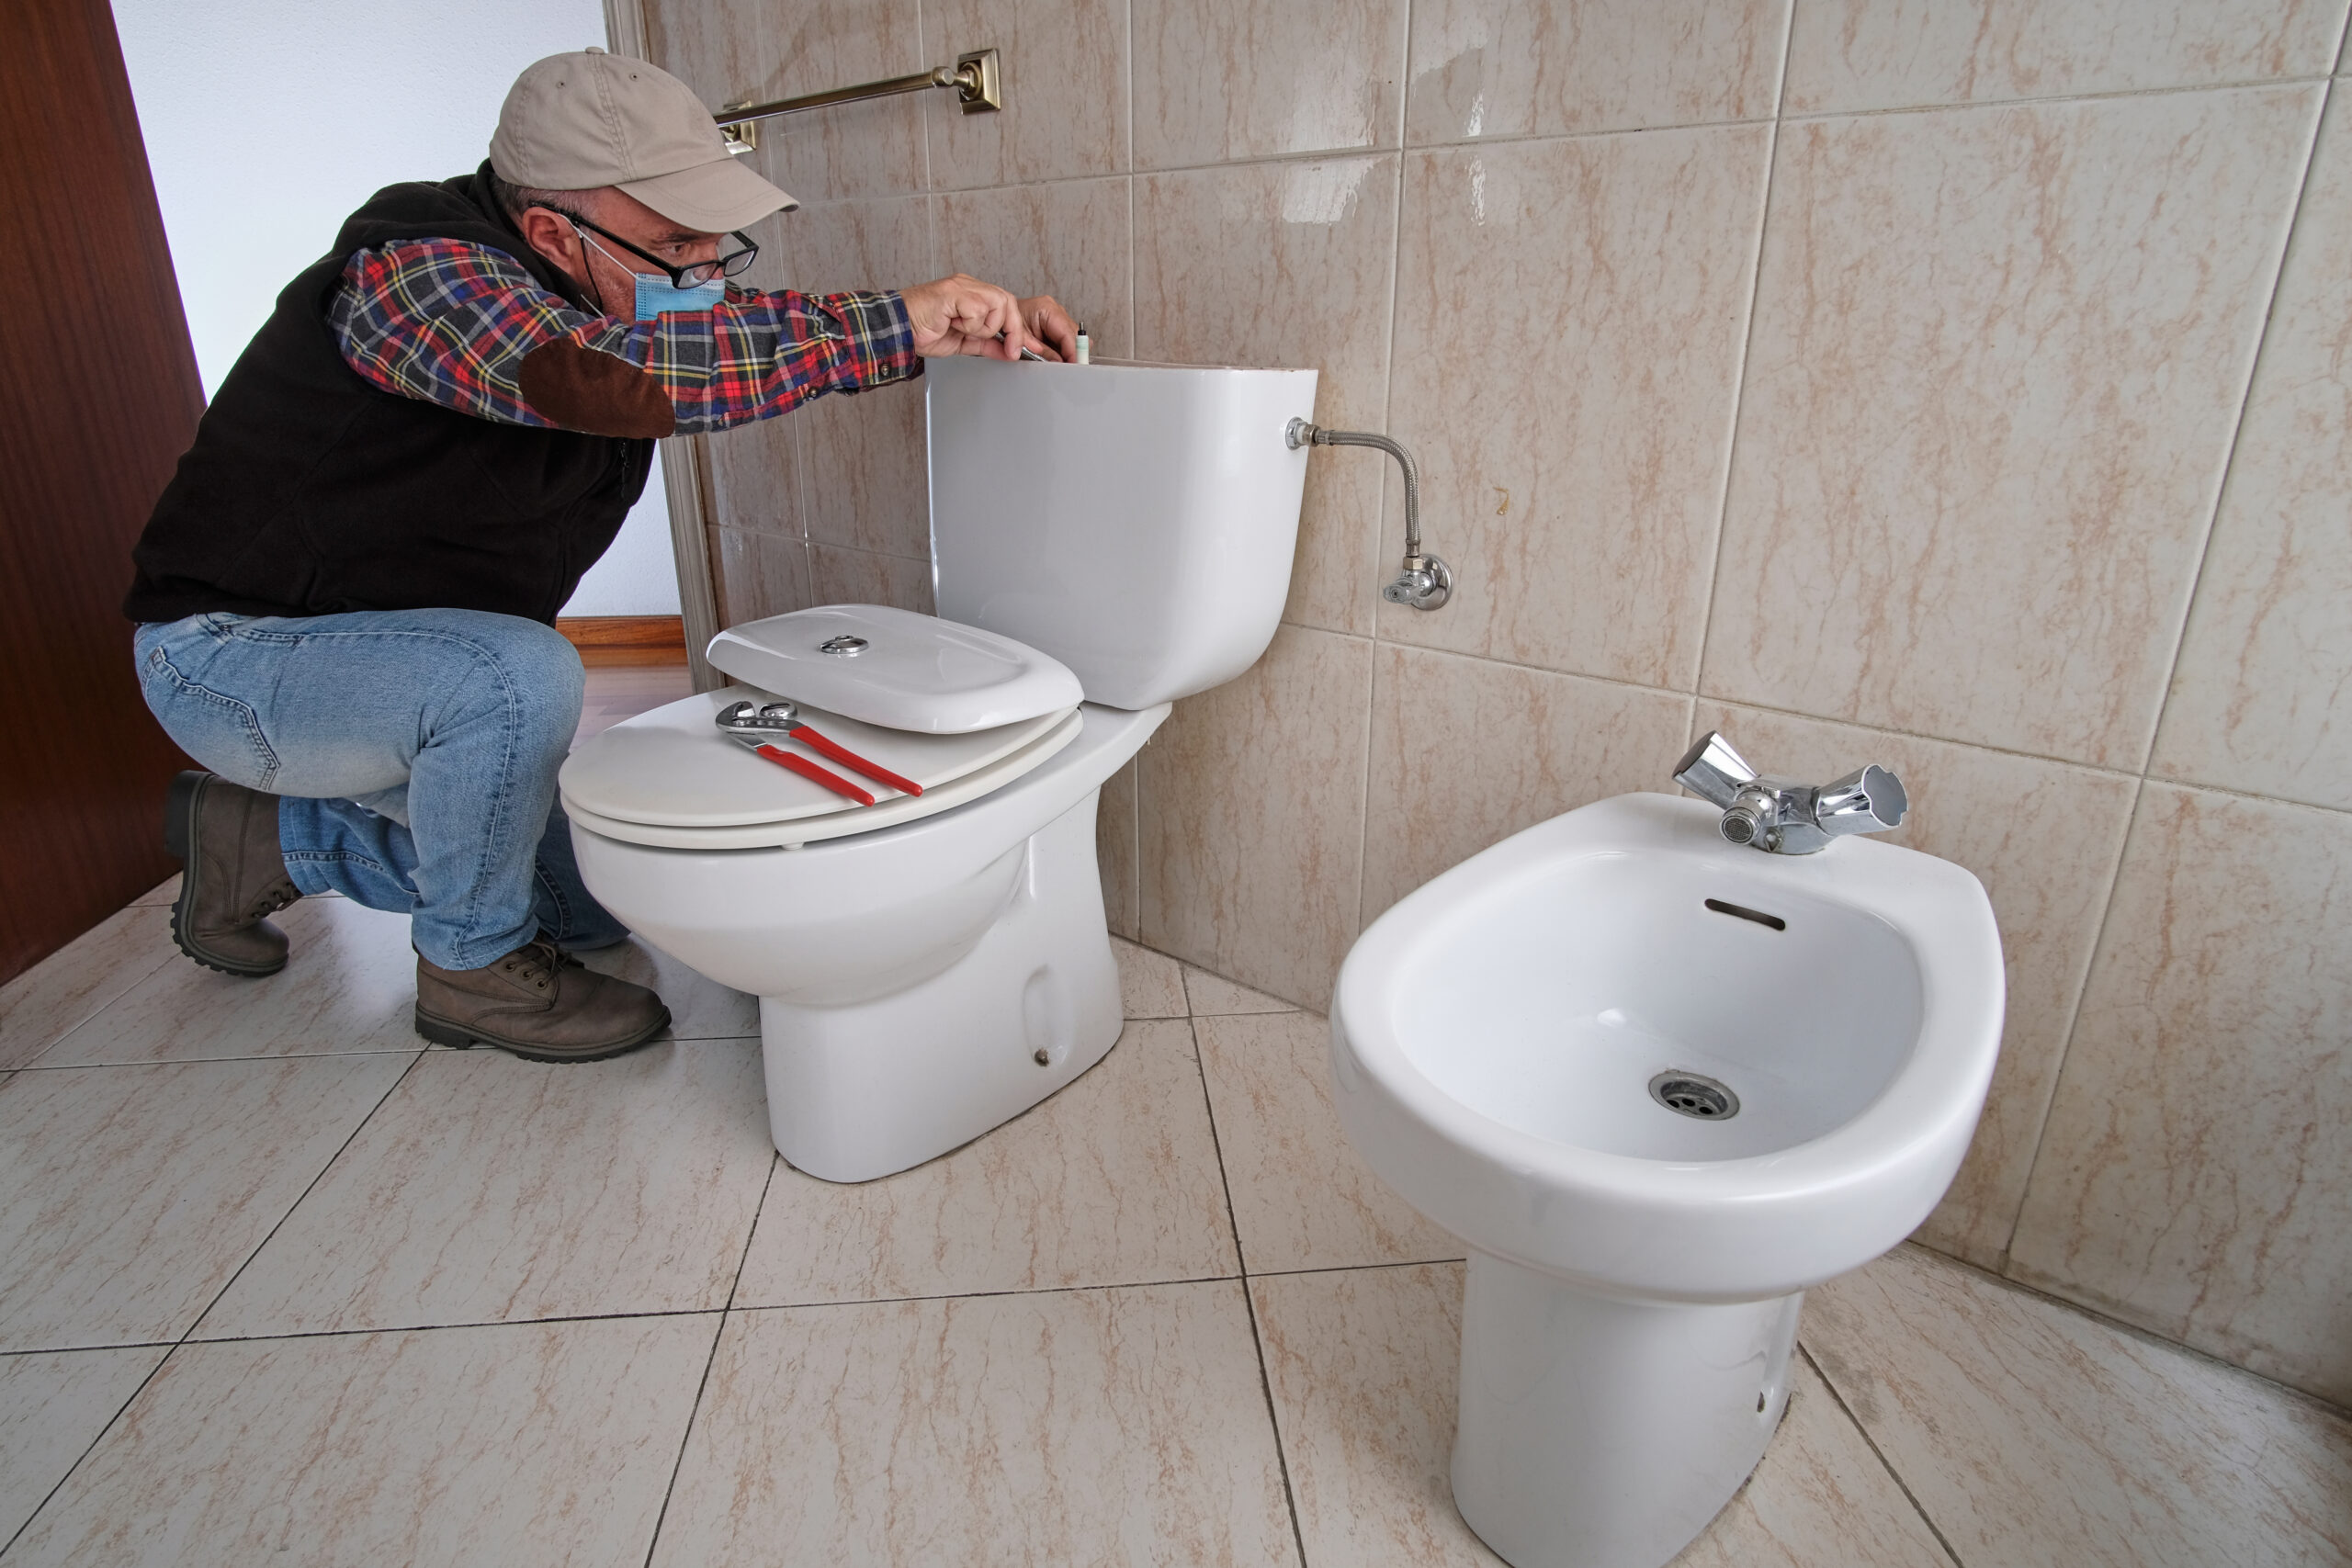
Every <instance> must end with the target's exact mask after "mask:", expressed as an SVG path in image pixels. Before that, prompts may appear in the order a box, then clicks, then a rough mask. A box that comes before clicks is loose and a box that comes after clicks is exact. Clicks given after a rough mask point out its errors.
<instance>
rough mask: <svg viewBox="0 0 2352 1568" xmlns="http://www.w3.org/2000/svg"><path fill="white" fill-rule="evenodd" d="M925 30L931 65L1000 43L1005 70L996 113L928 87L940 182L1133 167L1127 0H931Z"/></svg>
mask: <svg viewBox="0 0 2352 1568" xmlns="http://www.w3.org/2000/svg"><path fill="white" fill-rule="evenodd" d="M922 31H923V59H924V61H925V62H927V63H929V64H933V65H948V64H953V63H954V62H955V59H956V56H957V55H959V54H962V53H964V52H965V51H968V50H975V49H991V48H992V49H995V50H997V51H999V54H998V59H999V62H1000V69H1001V71H1002V73H1003V78H1004V107H1003V108H1001V109H1000V110H998V111H997V112H995V113H993V114H966V113H965V112H964V106H963V105H962V104H961V103H959V102H957V101H956V95H954V94H953V93H926V94H924V95H923V107H924V109H925V112H926V113H927V114H928V116H929V128H928V134H929V137H930V142H931V181H932V188H933V189H934V190H960V189H963V188H966V187H967V186H1001V185H1011V184H1013V183H1016V182H1018V181H1023V180H1055V179H1069V178H1070V177H1072V176H1074V175H1107V174H1111V173H1113V172H1114V171H1117V170H1123V169H1125V167H1126V166H1127V7H1126V6H1125V5H1124V4H1122V3H1120V0H926V3H925V4H924V6H923V7H922ZM979 276H983V277H985V276H988V275H987V274H986V273H982V274H980V275H979Z"/></svg>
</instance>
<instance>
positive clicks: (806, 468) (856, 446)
mask: <svg viewBox="0 0 2352 1568" xmlns="http://www.w3.org/2000/svg"><path fill="white" fill-rule="evenodd" d="M828 112H831V111H828ZM786 225H787V227H786V237H785V248H786V257H785V269H786V276H787V277H789V278H790V280H791V283H792V286H793V287H794V288H801V289H806V290H809V291H810V292H812V293H825V292H831V291H836V290H842V289H854V288H907V287H910V286H911V285H913V284H917V283H922V282H926V281H928V280H930V279H932V278H934V277H937V276H941V274H942V272H943V271H944V268H943V267H942V266H941V265H940V260H939V250H938V243H937V237H936V233H935V231H934V228H933V214H932V208H931V199H930V198H929V197H922V196H910V197H892V198H888V199H880V200H873V201H849V202H838V203H834V204H832V205H830V206H827V207H822V208H811V209H809V210H807V211H802V212H796V213H793V214H791V215H790V216H789V217H788V218H787V219H786ZM785 417H786V418H787V419H792V420H796V421H797V422H798V423H799V427H800V429H799V439H800V462H801V476H802V477H801V485H800V496H801V517H802V521H803V522H804V523H805V525H807V527H808V530H809V538H811V539H812V540H817V541H820V542H821V543H825V544H833V545H849V546H852V547H855V548H857V549H862V550H872V551H876V552H877V553H879V554H884V555H900V556H909V557H914V556H922V557H925V558H928V556H929V555H930V553H931V485H930V475H929V470H928V468H926V466H925V458H924V435H923V385H922V378H921V377H917V378H914V379H913V380H911V381H899V382H893V383H891V384H890V385H888V386H884V387H876V388H872V389H868V390H866V391H863V392H857V393H853V394H848V395H842V394H834V395H831V396H827V397H821V398H819V399H817V400H815V401H813V402H810V403H809V404H807V405H805V406H804V407H802V408H799V409H797V410H795V411H794V412H792V413H789V414H787V415H786V416H785Z"/></svg>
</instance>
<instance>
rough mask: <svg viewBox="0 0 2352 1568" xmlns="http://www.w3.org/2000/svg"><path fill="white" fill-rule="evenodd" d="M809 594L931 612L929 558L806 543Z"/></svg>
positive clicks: (820, 600)
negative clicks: (915, 558) (873, 552)
mask: <svg viewBox="0 0 2352 1568" xmlns="http://www.w3.org/2000/svg"><path fill="white" fill-rule="evenodd" d="M809 576H810V579H811V582H810V588H809V596H810V598H811V600H812V601H813V602H814V603H816V604H889V605H892V606H895V607H896V608H898V609H901V610H912V611H915V612H916V613H917V614H919V615H932V614H933V613H934V611H935V608H936V606H934V605H933V603H932V596H931V562H930V561H928V560H909V559H908V558H906V557H904V556H877V555H874V554H871V553H869V552H867V551H865V550H848V549H837V548H835V547H833V546H831V545H810V546H809Z"/></svg>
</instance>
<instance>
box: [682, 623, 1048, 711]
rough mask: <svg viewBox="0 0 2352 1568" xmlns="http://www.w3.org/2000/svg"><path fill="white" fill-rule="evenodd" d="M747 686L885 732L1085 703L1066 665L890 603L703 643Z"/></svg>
mask: <svg viewBox="0 0 2352 1568" xmlns="http://www.w3.org/2000/svg"><path fill="white" fill-rule="evenodd" d="M708 658H709V660H710V662H711V663H712V664H713V665H714V666H716V667H717V668H718V669H720V670H723V671H726V672H727V673H728V674H729V675H732V676H734V677H735V679H737V680H738V681H741V682H744V683H745V684H746V685H751V686H756V687H758V688H759V689H760V690H761V691H763V692H773V693H775V694H776V695H778V696H782V697H791V698H793V699H795V700H796V701H798V702H805V703H808V704H809V705H812V706H815V707H820V708H823V709H825V710H827V711H828V712H831V713H838V714H843V715H846V716H849V717H851V718H854V719H860V720H863V721H864V722H865V723H867V724H877V725H880V726H882V727H883V728H888V729H909V730H915V731H918V732H920V733H922V734H927V735H963V734H967V733H969V732H970V731H973V730H976V729H994V728H999V727H1001V726H1003V725H1008V724H1019V723H1021V722H1023V720H1026V719H1032V718H1035V717H1037V716H1039V715H1041V714H1048V713H1054V712H1057V711H1058V710H1061V709H1065V708H1069V707H1073V706H1075V705H1078V704H1079V703H1080V702H1081V701H1082V700H1084V697H1085V693H1084V692H1083V691H1082V690H1080V686H1079V683H1078V677H1077V676H1076V675H1074V674H1072V673H1071V672H1070V669H1069V666H1068V665H1066V664H1064V663H1063V662H1062V661H1061V660H1057V659H1055V658H1053V657H1052V656H1051V655H1048V654H1044V653H1040V652H1038V651H1037V650H1036V649H1034V648H1031V647H1029V646H1027V645H1026V644H1024V643H1018V642H1015V641H1013V640H1012V638H1011V637H1000V636H998V635H997V634H996V633H995V632H989V631H982V630H981V629H980V628H979V627H978V626H961V625H959V624H957V623H956V622H954V621H943V620H941V619H940V618H939V617H938V616H936V615H917V614H915V613H914V612H913V611H911V610H896V609H892V608H891V607H889V606H888V605H887V604H820V605H819V606H818V607H817V608H815V609H813V610H795V611H793V612H792V613H791V614H790V615H771V616H769V617H768V618H767V619H766V620H763V621H749V622H746V623H745V624H743V625H742V626H733V627H730V628H729V629H728V630H726V631H723V632H720V633H719V634H718V636H717V637H713V638H711V639H710V651H709V654H708Z"/></svg>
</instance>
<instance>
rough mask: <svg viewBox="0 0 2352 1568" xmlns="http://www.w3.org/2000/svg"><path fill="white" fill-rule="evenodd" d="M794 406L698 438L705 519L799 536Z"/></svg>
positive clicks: (797, 427) (796, 416) (751, 530)
mask: <svg viewBox="0 0 2352 1568" xmlns="http://www.w3.org/2000/svg"><path fill="white" fill-rule="evenodd" d="M803 423H806V422H805V421H804V420H803V419H802V418H801V416H800V415H799V413H798V412H794V413H786V414H778V415H777V416H776V417H775V418H774V419H763V420H761V421H759V422H758V423H753V424H744V425H738V426H736V427H735V428H734V429H732V430H722V431H718V432H717V433H715V434H711V435H707V436H705V437H703V438H702V471H703V477H704V480H705V483H706V484H707V487H708V492H709V496H710V512H709V515H708V517H707V518H706V519H705V521H707V522H708V523H711V524H715V525H718V526H719V527H722V528H740V529H741V530H742V531H743V532H745V533H747V534H772V535H774V536H776V537H778V538H783V539H797V538H798V537H800V536H801V532H802V527H801V522H800V427H801V425H802V424H803Z"/></svg>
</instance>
